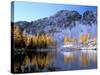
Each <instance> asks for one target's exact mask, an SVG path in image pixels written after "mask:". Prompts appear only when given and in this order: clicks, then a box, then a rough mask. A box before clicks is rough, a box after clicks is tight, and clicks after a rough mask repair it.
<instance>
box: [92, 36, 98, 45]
mask: <svg viewBox="0 0 100 75" xmlns="http://www.w3.org/2000/svg"><path fill="white" fill-rule="evenodd" d="M93 43H94V44H95V45H96V44H97V38H96V37H95V38H94V39H93Z"/></svg>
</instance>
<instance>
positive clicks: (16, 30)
mask: <svg viewBox="0 0 100 75" xmlns="http://www.w3.org/2000/svg"><path fill="white" fill-rule="evenodd" d="M21 40H22V36H21V31H20V29H19V27H18V26H14V41H15V42H16V43H18V42H19V41H21Z"/></svg>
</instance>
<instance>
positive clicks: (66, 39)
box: [64, 36, 71, 44]
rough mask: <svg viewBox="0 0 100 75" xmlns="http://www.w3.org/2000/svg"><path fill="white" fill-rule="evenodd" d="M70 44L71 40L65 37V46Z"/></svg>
mask: <svg viewBox="0 0 100 75" xmlns="http://www.w3.org/2000/svg"><path fill="white" fill-rule="evenodd" d="M69 42H71V39H70V38H68V37H66V36H65V37H64V44H68V43H69Z"/></svg>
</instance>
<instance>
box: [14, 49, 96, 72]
mask: <svg viewBox="0 0 100 75" xmlns="http://www.w3.org/2000/svg"><path fill="white" fill-rule="evenodd" d="M21 57H23V58H22V59H21V60H22V61H21V62H20V64H19V62H18V63H15V65H14V66H15V72H16V73H19V72H22V73H25V72H48V71H65V70H80V69H95V68H97V51H96V50H75V51H68V52H67V51H63V50H62V51H60V50H52V51H45V50H43V51H33V52H29V53H27V55H20V58H21ZM16 60H17V61H18V60H19V58H18V57H17V56H16ZM17 61H16V62H17ZM18 68H20V71H18V70H19V69H18Z"/></svg>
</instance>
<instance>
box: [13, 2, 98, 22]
mask: <svg viewBox="0 0 100 75" xmlns="http://www.w3.org/2000/svg"><path fill="white" fill-rule="evenodd" d="M13 8H14V9H13ZM60 10H76V11H78V12H79V13H80V14H82V13H83V12H84V11H86V10H92V11H96V10H97V7H96V6H82V5H81V6H80V5H69V4H54V3H36V2H24V1H14V2H12V3H11V15H12V16H11V20H12V21H14V22H17V21H29V22H31V21H34V20H37V19H40V18H44V17H49V16H52V15H53V14H55V13H56V12H58V11H60Z"/></svg>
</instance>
